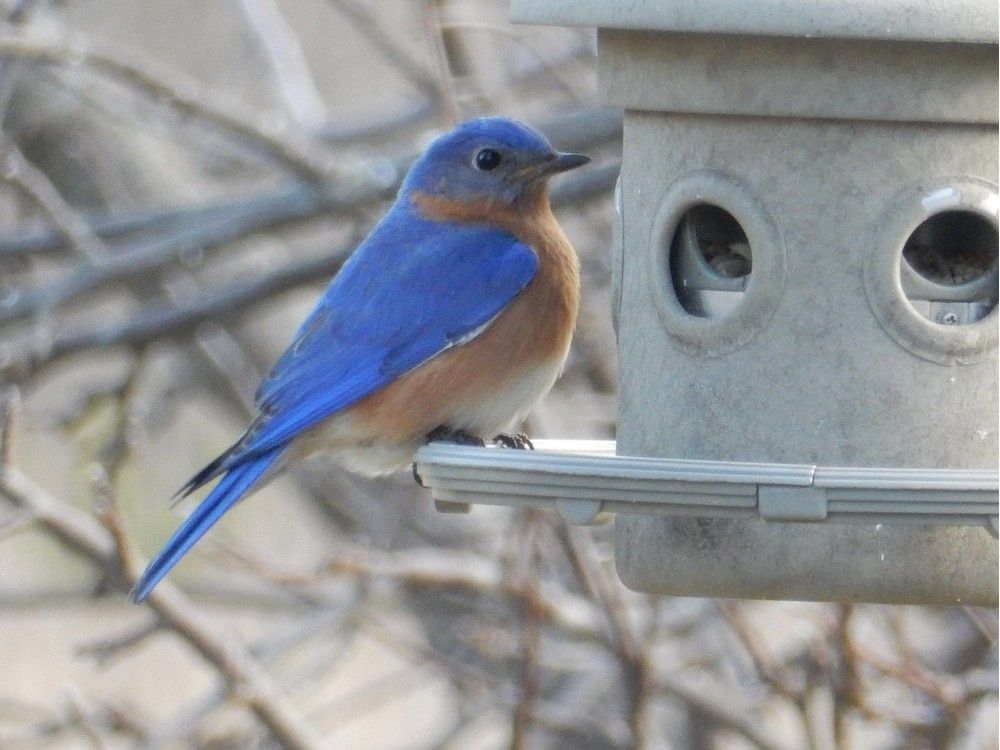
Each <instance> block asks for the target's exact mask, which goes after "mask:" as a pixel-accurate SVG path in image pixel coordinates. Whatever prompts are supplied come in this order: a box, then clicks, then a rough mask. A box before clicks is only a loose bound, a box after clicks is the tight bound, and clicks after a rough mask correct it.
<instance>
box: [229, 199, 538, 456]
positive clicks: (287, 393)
mask: <svg viewBox="0 0 1000 750" xmlns="http://www.w3.org/2000/svg"><path fill="white" fill-rule="evenodd" d="M537 267H538V259H537V257H536V255H535V253H534V252H533V251H532V250H531V249H530V248H529V247H528V246H527V245H524V244H523V243H521V242H519V241H517V240H516V239H515V238H514V237H513V236H512V235H510V234H509V233H507V232H504V231H502V230H499V229H495V228H492V227H485V226H466V225H461V224H452V223H443V222H436V221H429V220H426V219H421V218H418V217H415V216H413V215H412V214H410V213H408V212H404V211H400V210H398V209H396V210H394V212H390V214H389V215H388V216H387V217H386V219H384V220H383V222H382V223H381V224H379V226H378V227H376V229H375V230H374V231H373V232H372V234H371V235H370V236H369V237H368V239H367V240H366V241H365V242H364V243H363V244H362V245H361V247H359V248H358V250H357V252H356V253H355V254H354V256H352V258H351V260H350V261H349V262H348V263H347V264H346V265H345V266H344V268H343V269H342V271H341V272H340V273H339V274H338V275H337V277H336V278H335V279H334V280H333V282H332V283H331V284H330V286H329V288H328V289H327V291H326V293H325V294H324V295H323V298H322V299H321V300H320V302H319V304H318V305H317V306H316V308H315V309H314V310H313V312H312V313H311V314H310V316H309V317H308V318H307V319H306V321H305V323H304V324H303V325H302V327H301V328H300V329H299V332H298V333H297V335H296V337H295V340H294V341H293V342H292V345H291V346H290V347H289V348H288V350H287V351H286V352H285V353H284V355H283V356H282V357H281V359H280V360H279V361H278V363H277V364H276V365H275V367H274V369H273V370H272V371H271V373H270V374H269V375H268V377H267V378H266V379H265V380H264V382H263V383H262V384H261V386H260V389H259V390H258V391H257V404H258V407H259V408H260V410H261V412H262V419H261V420H259V422H258V424H257V425H256V427H255V429H254V430H252V431H251V433H250V434H248V437H249V438H250V439H249V440H248V441H247V442H246V444H245V446H244V447H243V448H241V449H240V450H239V451H237V452H236V453H235V454H234V455H233V456H232V458H231V460H236V461H238V460H239V459H240V458H241V457H242V456H246V455H248V454H255V453H258V452H261V451H266V450H270V449H271V448H274V447H276V446H278V445H281V444H284V443H286V442H288V441H289V440H290V439H291V438H292V437H294V436H295V435H296V434H298V433H299V432H301V431H302V430H304V429H306V428H308V427H310V426H311V425H313V424H315V423H316V422H318V421H321V420H322V419H324V418H325V417H327V416H329V415H331V414H333V413H334V412H337V411H339V410H341V409H343V408H345V407H347V406H350V405H351V404H353V403H355V402H356V401H359V400H360V399H362V398H364V397H365V396H367V395H368V394H370V393H372V392H373V391H375V390H377V389H379V388H381V387H382V386H384V385H386V384H387V383H389V382H390V381H392V380H393V379H395V378H396V377H398V376H399V375H402V374H403V373H405V372H407V371H409V370H411V369H413V368H414V367H416V366H418V365H420V364H421V363H423V362H425V361H427V360H428V359H430V358H431V357H433V356H434V355H436V354H439V353H440V352H442V351H444V350H445V349H447V348H448V347H450V346H452V345H453V344H455V343H456V342H458V341H460V340H461V339H462V338H463V337H465V336H467V335H468V334H470V333H472V332H474V331H475V330H476V329H478V328H480V327H482V326H483V325H484V324H486V323H488V322H489V321H490V320H491V319H492V318H493V317H495V316H496V315H497V314H498V313H499V312H500V311H501V310H503V308H504V307H506V306H507V305H508V304H509V303H510V301H511V300H512V299H514V297H515V296H516V295H517V293H518V292H519V291H520V290H521V289H523V288H524V287H525V286H526V285H527V284H528V282H530V281H531V279H532V278H533V277H534V275H535V272H536V270H537Z"/></svg>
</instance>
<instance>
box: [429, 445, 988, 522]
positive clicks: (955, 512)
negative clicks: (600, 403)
mask: <svg viewBox="0 0 1000 750" xmlns="http://www.w3.org/2000/svg"><path fill="white" fill-rule="evenodd" d="M535 447H536V450H534V451H518V450H507V449H502V448H492V447H490V448H476V447H470V446H461V445H453V444H449V443H430V444H429V445H426V446H424V447H423V448H421V449H420V451H419V452H418V453H417V457H416V463H417V472H418V473H419V474H420V476H421V477H422V479H423V481H424V484H425V485H426V486H427V487H429V488H430V489H431V491H432V493H433V497H434V502H435V507H437V509H438V510H440V511H442V512H467V511H468V510H469V509H470V507H471V506H472V505H476V504H482V505H501V506H509V507H531V508H547V509H553V510H556V511H558V512H559V513H561V514H562V515H563V517H564V518H565V519H566V520H567V521H569V522H570V523H574V524H592V523H601V522H604V521H607V520H608V519H609V517H610V514H612V513H633V514H643V515H671V516H697V517H709V518H711V517H745V518H759V519H765V520H768V521H799V522H814V523H815V522H824V521H835V522H851V523H865V524H873V523H874V524H879V523H899V522H904V523H918V524H941V525H952V526H986V527H987V529H989V531H990V533H992V534H993V536H996V535H997V529H998V522H997V507H998V506H997V498H998V494H997V493H998V489H1000V480H998V472H996V471H991V470H980V469H912V468H852V467H832V466H814V465H810V464H775V463H747V462H739V461H702V460H690V459H674V458H648V457H636V456H618V455H615V443H614V441H606V440H537V441H535Z"/></svg>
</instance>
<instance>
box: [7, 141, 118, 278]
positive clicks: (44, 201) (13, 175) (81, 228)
mask: <svg viewBox="0 0 1000 750" xmlns="http://www.w3.org/2000/svg"><path fill="white" fill-rule="evenodd" d="M0 179H3V180H5V181H7V182H9V183H11V184H13V185H15V186H17V187H18V188H19V189H20V190H22V191H23V192H24V193H25V194H26V195H28V196H29V197H30V198H31V199H32V200H33V201H34V202H35V203H36V204H37V205H38V207H39V208H41V209H42V211H43V212H44V213H45V215H46V216H47V217H48V218H49V220H50V221H51V222H52V223H53V225H55V227H56V229H57V231H58V232H59V233H60V234H61V235H62V236H64V237H65V238H66V240H67V241H68V242H69V244H70V246H71V247H72V248H73V249H74V250H75V251H76V252H77V253H78V254H79V255H80V257H81V258H82V259H83V260H84V261H85V262H86V263H90V264H98V263H100V262H102V261H103V260H104V259H105V258H107V257H108V251H107V248H106V247H105V246H104V243H103V242H102V241H101V239H100V238H99V237H98V236H97V235H96V234H95V233H94V231H93V229H92V228H91V227H90V225H89V224H87V223H86V222H85V221H83V220H82V219H81V218H80V216H79V215H78V214H77V213H76V212H75V211H74V210H73V209H72V208H70V207H69V206H68V205H67V203H66V201H65V200H63V197H62V196H61V195H60V194H59V191H58V190H57V189H56V188H55V186H54V185H53V184H52V182H51V181H49V178H48V177H46V176H45V173H44V172H42V171H41V170H40V169H38V167H36V166H35V165H34V164H32V163H31V162H30V161H28V160H27V159H26V158H25V156H24V154H23V153H21V149H19V148H18V147H17V144H15V143H14V142H13V141H11V140H10V139H9V138H2V139H0Z"/></svg>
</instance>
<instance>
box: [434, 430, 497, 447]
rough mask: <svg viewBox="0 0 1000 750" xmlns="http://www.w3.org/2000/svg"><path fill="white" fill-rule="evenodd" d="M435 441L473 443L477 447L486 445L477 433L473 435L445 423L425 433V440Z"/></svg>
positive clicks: (458, 443)
mask: <svg viewBox="0 0 1000 750" xmlns="http://www.w3.org/2000/svg"><path fill="white" fill-rule="evenodd" d="M435 441H439V442H442V443H455V444H456V445H474V446H476V447H477V448H482V447H484V446H485V445H486V443H485V442H484V441H483V439H482V438H481V437H479V436H478V435H473V434H472V433H469V432H466V431H465V430H456V429H455V428H453V427H447V426H445V425H441V426H440V427H435V428H434V429H433V430H431V431H430V432H428V433H427V442H428V443H433V442H435Z"/></svg>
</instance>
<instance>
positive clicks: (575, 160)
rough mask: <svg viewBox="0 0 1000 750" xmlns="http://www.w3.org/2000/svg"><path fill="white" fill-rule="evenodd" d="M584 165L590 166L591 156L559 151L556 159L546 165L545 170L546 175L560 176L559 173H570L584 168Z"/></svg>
mask: <svg viewBox="0 0 1000 750" xmlns="http://www.w3.org/2000/svg"><path fill="white" fill-rule="evenodd" d="M584 164H590V157H589V156H584V155H583V154H568V153H564V152H562V151H557V152H556V155H555V158H554V159H552V160H551V161H549V162H548V163H547V164H545V166H544V167H543V170H544V172H545V174H558V173H559V172H568V171H569V170H571V169H576V168H577V167H582V166H583V165H584Z"/></svg>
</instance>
